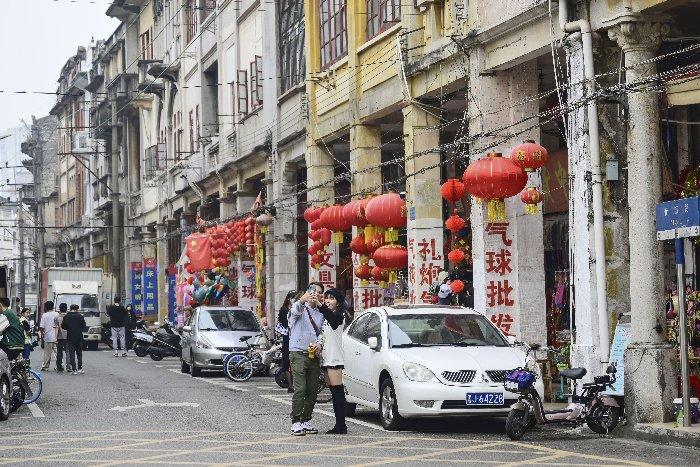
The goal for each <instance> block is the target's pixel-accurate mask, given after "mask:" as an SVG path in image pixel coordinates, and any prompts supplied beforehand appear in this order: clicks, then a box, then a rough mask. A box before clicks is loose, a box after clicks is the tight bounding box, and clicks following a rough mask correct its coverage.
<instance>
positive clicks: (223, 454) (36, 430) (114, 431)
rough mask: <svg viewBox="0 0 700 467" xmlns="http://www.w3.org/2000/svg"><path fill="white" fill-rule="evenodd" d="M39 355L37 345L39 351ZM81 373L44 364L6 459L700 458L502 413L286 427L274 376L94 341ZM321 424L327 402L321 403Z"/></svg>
mask: <svg viewBox="0 0 700 467" xmlns="http://www.w3.org/2000/svg"><path fill="white" fill-rule="evenodd" d="M36 355H37V357H38V354H36ZM85 362H86V363H85V369H86V374H85V375H75V376H73V375H69V374H64V373H56V372H53V371H49V372H44V374H43V375H44V393H43V394H42V396H41V398H40V399H39V401H38V403H37V407H22V408H21V409H20V410H19V411H18V412H17V413H15V414H13V416H12V417H11V418H10V419H9V420H8V421H7V422H3V423H2V435H1V437H0V464H3V465H43V464H58V463H70V464H86V465H148V464H168V465H176V464H183V465H271V464H273V465H274V464H279V465H311V464H313V465H327V464H336V465H337V464H343V465H379V464H400V465H408V464H411V465H419V464H425V463H426V462H430V463H442V464H467V465H469V464H471V465H484V464H494V465H517V464H521V463H526V464H540V465H563V464H566V465H650V464H656V465H697V461H698V453H697V451H694V450H690V449H683V448H675V447H662V446H658V445H652V444H646V443H642V442H636V441H629V440H623V439H613V438H605V437H600V436H597V435H593V434H592V433H591V432H590V431H588V430H587V429H585V428H582V429H580V430H550V429H539V430H535V431H532V432H530V433H528V434H527V435H526V437H525V439H524V441H523V442H511V441H508V439H507V437H506V436H505V434H504V433H503V426H504V420H503V419H502V418H496V419H487V418H483V419H482V418H458V419H450V420H447V421H446V420H444V419H441V420H422V421H417V422H414V423H412V424H411V425H410V426H409V428H410V431H404V432H397V433H391V432H386V431H384V430H383V429H382V428H381V427H380V426H379V424H378V421H377V419H376V417H375V414H373V413H371V412H365V411H358V412H359V415H358V417H356V418H353V419H351V420H350V422H349V427H350V434H349V435H347V436H327V435H323V434H320V435H317V436H305V437H294V436H291V435H290V434H289V431H288V430H289V422H288V409H289V403H290V402H289V395H288V394H287V393H286V391H285V390H283V389H281V388H279V387H278V386H276V385H275V383H274V381H273V380H272V379H271V378H264V377H256V378H253V379H252V380H250V381H248V382H246V383H232V382H230V381H229V380H227V379H226V378H225V377H224V376H223V375H221V374H217V373H205V375H204V376H203V377H201V378H192V377H191V376H190V375H185V374H181V373H180V365H179V361H178V360H176V359H172V358H171V359H165V360H163V361H161V362H153V361H151V360H150V359H148V358H145V359H144V358H137V357H135V356H133V355H132V356H129V357H128V358H122V357H119V358H115V357H113V356H112V354H111V352H108V351H99V352H86V353H85ZM317 408H318V410H317V411H316V417H315V422H316V424H317V426H318V428H319V430H321V431H325V430H326V429H328V428H330V427H331V426H332V413H331V411H330V407H326V406H324V405H320V406H317Z"/></svg>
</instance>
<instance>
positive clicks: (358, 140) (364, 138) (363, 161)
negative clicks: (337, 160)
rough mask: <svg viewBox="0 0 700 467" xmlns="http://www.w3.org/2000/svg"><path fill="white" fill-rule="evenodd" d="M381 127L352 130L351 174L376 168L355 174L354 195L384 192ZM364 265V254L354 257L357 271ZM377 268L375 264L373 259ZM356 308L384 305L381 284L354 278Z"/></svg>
mask: <svg viewBox="0 0 700 467" xmlns="http://www.w3.org/2000/svg"><path fill="white" fill-rule="evenodd" d="M381 145H382V137H381V128H380V127H378V126H370V125H353V126H352V127H350V171H351V172H356V171H359V170H361V169H365V168H367V167H376V168H375V169H373V170H369V171H367V172H362V173H353V175H352V179H351V182H350V183H351V187H352V188H351V190H350V191H351V192H352V193H362V196H364V195H367V194H370V193H381V185H382V172H381V167H380V164H381V162H382V150H381V149H380V147H381ZM359 233H360V232H359V229H358V228H357V227H353V229H352V234H353V237H355V236H356V235H359ZM360 263H361V257H360V255H356V254H355V253H353V254H352V264H353V268H354V267H357V266H359V265H360ZM369 264H370V266H372V267H374V261H372V259H370V260H369ZM352 289H353V290H352V293H353V306H354V312H355V313H360V312H362V311H363V310H366V309H367V308H370V307H373V306H379V305H381V304H382V303H383V301H382V296H383V289H381V288H379V286H378V285H377V284H367V285H364V286H363V285H362V283H361V281H360V280H359V279H358V278H357V277H354V275H353V287H352Z"/></svg>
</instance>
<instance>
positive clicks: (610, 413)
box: [504, 345, 622, 440]
mask: <svg viewBox="0 0 700 467" xmlns="http://www.w3.org/2000/svg"><path fill="white" fill-rule="evenodd" d="M530 350H543V351H547V352H553V351H554V350H553V349H548V348H543V347H540V346H539V345H532V346H529V348H528V351H527V354H529V353H530ZM533 363H534V362H533ZM534 364H536V363H534ZM616 371H617V369H616V367H615V364H611V365H609V366H608V368H607V370H606V374H605V375H603V376H596V377H594V378H593V382H592V383H584V384H583V385H582V392H581V394H580V395H579V394H578V393H577V383H576V381H577V380H579V379H581V378H583V377H584V376H585V375H586V369H585V368H569V369H566V370H562V371H560V372H559V375H560V376H561V377H562V378H567V379H569V380H571V381H572V382H573V393H572V395H571V402H570V403H569V405H568V406H567V407H566V408H565V409H562V410H545V409H544V404H543V403H542V398H541V396H540V395H539V394H538V393H537V390H536V389H535V388H534V383H535V380H536V379H537V375H536V374H535V372H534V371H532V369H531V368H518V369H515V370H513V371H512V372H510V373H509V374H508V376H507V378H506V382H505V383H504V385H505V389H506V391H510V392H515V393H518V394H520V397H519V398H518V402H516V403H515V404H513V405H511V409H510V412H509V413H508V418H507V420H506V434H507V435H508V437H509V438H510V439H512V440H518V439H520V438H522V437H523V435H524V434H525V431H526V430H527V429H528V428H532V427H534V426H535V425H544V424H551V423H561V424H566V425H570V426H580V425H582V424H583V423H585V424H586V425H588V427H589V428H590V429H591V430H593V431H594V432H596V433H600V434H607V433H609V432H610V431H612V430H613V429H614V428H615V427H616V426H617V424H618V422H619V421H620V417H621V416H622V408H621V407H620V405H619V404H618V403H617V401H616V400H615V398H614V397H612V396H609V395H606V394H602V393H603V392H604V391H605V390H606V389H608V388H612V385H613V384H614V383H615V373H616Z"/></svg>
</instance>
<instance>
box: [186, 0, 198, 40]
mask: <svg viewBox="0 0 700 467" xmlns="http://www.w3.org/2000/svg"><path fill="white" fill-rule="evenodd" d="M185 1H186V3H185V43H186V44H188V43H189V42H190V41H191V40H192V39H194V36H196V35H197V10H198V7H197V0H185Z"/></svg>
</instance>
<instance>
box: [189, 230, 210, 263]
mask: <svg viewBox="0 0 700 467" xmlns="http://www.w3.org/2000/svg"><path fill="white" fill-rule="evenodd" d="M185 243H186V245H187V257H188V258H189V259H190V264H191V265H192V267H193V268H194V269H195V270H196V271H201V270H202V269H208V268H209V267H210V266H211V240H210V238H209V235H206V234H199V233H194V234H191V235H189V236H188V237H187V238H185Z"/></svg>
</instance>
